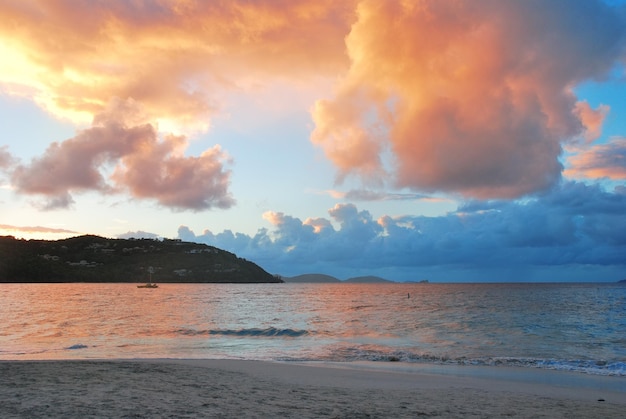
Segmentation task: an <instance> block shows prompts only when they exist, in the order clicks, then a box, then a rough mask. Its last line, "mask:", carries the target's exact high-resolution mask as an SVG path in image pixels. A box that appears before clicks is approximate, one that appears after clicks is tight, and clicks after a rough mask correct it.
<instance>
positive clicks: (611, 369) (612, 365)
mask: <svg viewBox="0 0 626 419" xmlns="http://www.w3.org/2000/svg"><path fill="white" fill-rule="evenodd" d="M281 360H282V361H315V360H317V361H320V360H321V361H331V362H350V361H371V362H407V363H424V364H436V365H462V366H491V367H521V368H540V369H549V370H559V371H572V372H581V373H586V374H592V375H605V376H619V377H626V361H622V360H616V361H607V360H591V359H541V358H521V357H476V358H470V357H457V358H454V357H450V356H447V355H434V354H427V353H415V352H410V351H398V350H391V351H385V350H379V349H375V350H372V349H365V348H358V347H351V348H341V349H339V350H336V351H332V353H329V354H326V355H324V356H322V357H321V359H320V358H318V359H302V358H301V359H287V358H282V359H281Z"/></svg>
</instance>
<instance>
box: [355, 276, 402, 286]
mask: <svg viewBox="0 0 626 419" xmlns="http://www.w3.org/2000/svg"><path fill="white" fill-rule="evenodd" d="M344 282H346V283H352V284H380V283H389V282H393V281H390V280H388V279H385V278H381V277H379V276H357V277H354V278H349V279H346V280H345V281H344Z"/></svg>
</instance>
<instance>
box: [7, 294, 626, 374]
mask: <svg viewBox="0 0 626 419" xmlns="http://www.w3.org/2000/svg"><path fill="white" fill-rule="evenodd" d="M409 295H410V298H408V296H409ZM0 315H1V316H2V319H3V324H2V327H1V328H0V359H60V358H138V357H173V358H245V359H283V360H338V361H342V360H354V359H368V360H377V359H381V360H403V361H410V362H455V363H478V364H481V363H487V364H498V363H505V364H508V365H511V364H512V365H521V366H527V365H530V366H543V367H550V368H566V369H578V370H584V371H588V372H593V373H610V374H618V375H620V374H624V375H626V349H625V348H626V335H624V334H623V333H622V332H623V330H626V287H623V286H619V285H616V284H601V285H597V284H596V285H589V284H583V285H581V284H245V285H232V284H160V286H159V288H157V289H140V288H137V287H136V286H135V285H134V284H2V285H0Z"/></svg>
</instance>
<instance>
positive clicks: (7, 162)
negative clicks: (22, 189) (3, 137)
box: [0, 145, 15, 171]
mask: <svg viewBox="0 0 626 419" xmlns="http://www.w3.org/2000/svg"><path fill="white" fill-rule="evenodd" d="M14 164H15V158H14V157H13V156H12V155H11V153H9V147H8V146H6V145H3V146H0V171H7V170H8V169H9V168H11V167H12V166H13V165H14Z"/></svg>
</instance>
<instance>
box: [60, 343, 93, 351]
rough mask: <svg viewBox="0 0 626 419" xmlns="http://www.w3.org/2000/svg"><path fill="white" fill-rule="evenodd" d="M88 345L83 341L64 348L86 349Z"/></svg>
mask: <svg viewBox="0 0 626 419" xmlns="http://www.w3.org/2000/svg"><path fill="white" fill-rule="evenodd" d="M88 347H89V346H87V345H83V344H82V343H77V344H75V345H72V346H68V347H67V348H64V349H69V350H75V349H85V348H88Z"/></svg>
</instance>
